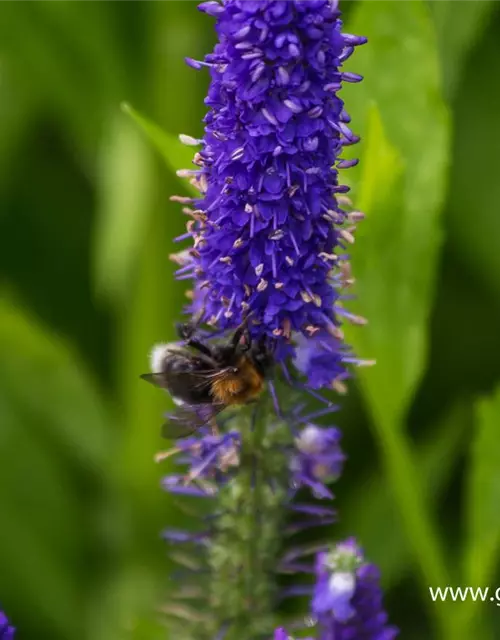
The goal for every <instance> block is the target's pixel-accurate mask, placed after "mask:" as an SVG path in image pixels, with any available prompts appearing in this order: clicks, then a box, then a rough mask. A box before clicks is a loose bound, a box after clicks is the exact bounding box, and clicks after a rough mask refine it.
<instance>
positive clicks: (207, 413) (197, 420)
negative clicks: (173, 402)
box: [161, 404, 226, 440]
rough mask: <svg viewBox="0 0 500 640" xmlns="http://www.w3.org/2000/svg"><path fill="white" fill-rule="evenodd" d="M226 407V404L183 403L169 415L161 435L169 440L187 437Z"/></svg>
mask: <svg viewBox="0 0 500 640" xmlns="http://www.w3.org/2000/svg"><path fill="white" fill-rule="evenodd" d="M225 408H226V405H225V404H197V405H192V404H183V405H181V406H178V407H176V408H175V411H174V412H173V413H171V414H170V415H169V416H168V421H167V422H165V423H164V424H163V426H162V428H161V435H162V436H163V437H164V438H167V440H177V438H185V437H187V436H189V435H191V434H192V433H194V432H195V431H197V430H198V429H200V428H201V427H204V426H205V425H206V424H209V423H210V422H211V421H212V420H213V419H214V418H215V417H216V416H217V415H218V414H219V413H220V412H221V411H222V410H223V409H225Z"/></svg>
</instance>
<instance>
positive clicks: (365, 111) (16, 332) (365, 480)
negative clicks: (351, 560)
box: [0, 0, 500, 640]
mask: <svg viewBox="0 0 500 640" xmlns="http://www.w3.org/2000/svg"><path fill="white" fill-rule="evenodd" d="M345 10H346V22H347V27H348V30H350V31H351V32H359V33H362V34H363V35H367V36H368V37H369V39H370V43H369V44H368V45H367V46H366V47H364V48H363V49H360V50H359V52H358V53H357V54H356V55H355V56H354V57H353V59H352V62H350V68H352V70H355V71H358V72H361V73H363V74H364V75H365V77H366V79H365V81H364V83H362V84H361V85H356V86H354V87H348V88H346V89H345V91H344V94H343V97H344V98H345V100H346V102H347V106H348V110H349V111H350V112H351V114H352V115H353V128H354V130H355V131H359V132H361V133H362V135H363V140H364V141H363V142H362V143H361V145H359V146H358V148H357V149H355V151H356V152H357V153H359V154H360V156H361V160H362V162H361V165H360V167H359V168H357V169H355V170H351V172H350V173H349V172H348V173H349V181H350V183H351V184H352V186H353V194H354V200H355V204H356V205H357V206H358V207H359V208H362V209H364V210H365V211H366V213H367V220H366V221H365V222H364V223H363V224H362V225H360V229H359V233H358V236H357V238H358V240H357V244H356V246H355V248H354V251H353V263H354V269H355V275H356V276H357V285H356V287H355V292H356V293H357V294H358V296H359V299H358V300H357V301H356V303H353V309H355V310H356V311H357V312H359V313H361V314H363V315H367V316H368V317H369V320H370V324H369V325H368V326H367V327H364V328H356V329H353V330H351V331H350V332H349V339H350V340H351V341H352V342H353V344H355V346H356V349H357V351H358V352H359V353H360V354H362V355H363V356H364V357H367V358H371V357H373V358H376V359H377V360H378V362H379V364H378V366H377V367H375V368H373V369H370V370H368V369H367V370H364V371H362V372H361V374H360V376H359V382H360V384H359V385H357V386H354V387H353V388H352V389H351V392H350V394H349V395H348V396H346V397H345V399H344V400H343V409H342V411H341V413H340V414H338V416H337V423H338V425H339V426H341V427H342V428H343V430H344V433H345V442H344V446H345V450H346V451H347V453H348V455H349V463H348V465H347V468H346V472H345V475H344V477H343V478H342V480H341V481H340V483H339V484H338V486H337V489H336V493H337V503H338V508H339V511H340V514H341V522H340V523H339V524H338V525H336V526H335V527H334V528H333V529H332V531H331V532H330V535H331V536H332V537H339V536H344V535H347V534H353V533H354V534H356V535H358V536H359V538H360V541H361V543H362V544H363V546H364V547H365V548H366V550H367V553H368V555H369V556H370V557H371V558H372V559H373V560H374V561H376V562H377V563H378V564H379V565H380V567H381V569H382V573H383V579H384V581H385V586H386V589H387V597H386V600H387V604H388V609H389V611H390V615H391V618H392V619H393V620H394V621H395V622H396V623H397V624H398V625H399V626H400V627H401V628H402V630H403V632H402V637H403V638H405V639H406V638H408V639H410V640H424V639H425V640H427V639H428V638H436V639H439V640H441V639H442V638H443V639H445V640H460V638H470V637H471V636H472V635H473V634H474V637H475V638H477V640H490V638H497V637H500V623H499V622H498V615H497V608H496V606H495V605H494V604H492V603H489V602H488V603H485V604H480V603H472V602H470V601H469V602H468V603H452V604H450V605H444V604H439V603H432V602H431V600H430V598H429V595H428V588H427V587H428V586H434V587H435V586H446V584H451V585H463V586H467V585H471V586H491V587H495V586H497V585H499V584H500V575H499V571H498V561H499V551H500V516H499V512H500V511H499V500H500V493H499V491H500V488H499V487H500V446H499V444H498V438H497V425H498V423H499V422H500V400H499V392H498V391H495V389H496V388H500V387H499V385H500V369H499V367H498V353H499V351H500V333H499V331H498V326H500V305H499V304H498V293H499V291H500V261H499V255H500V252H499V251H498V249H497V242H498V241H497V238H498V237H499V234H498V233H496V230H497V229H499V224H500V223H499V220H500V216H499V215H498V214H499V209H500V191H499V189H500V187H499V185H500V182H499V181H498V179H497V176H496V171H497V158H496V156H497V154H498V149H499V145H500V117H499V113H500V89H499V88H498V87H499V83H498V74H499V69H500V40H499V38H498V33H499V32H500V8H499V7H498V4H497V3H494V2H492V1H491V2H488V1H485V2H475V1H469V2H467V1H466V2H453V1H440V2H429V3H427V4H426V3H424V2H423V1H415V2H381V1H373V0H366V1H365V2H356V3H354V2H351V3H346V5H345ZM213 40H214V34H213V32H212V30H211V25H210V19H209V18H207V17H204V16H202V15H200V14H199V13H198V12H197V11H196V6H195V3H193V2H188V1H183V2H181V1H180V0H179V1H171V2H139V1H137V2H136V1H131V2H116V3H114V2H90V3H85V2H70V1H66V0H62V1H60V2H50V1H46V0H41V1H39V2H25V3H23V2H21V3H18V2H8V1H7V2H3V3H0V266H1V280H0V286H1V291H2V300H1V302H0V349H1V353H2V356H1V358H0V514H1V516H0V517H1V526H0V602H1V603H2V606H3V608H4V609H5V610H6V611H7V612H8V613H9V616H10V617H11V618H12V620H13V621H14V623H15V624H16V625H17V626H18V628H19V638H20V640H42V639H43V638H47V639H49V638H50V639H51V640H54V639H55V640H70V639H71V640H79V639H82V640H84V639H87V638H88V639H89V640H90V639H92V640H98V639H102V640H114V639H115V638H116V639H121V638H134V639H138V640H156V639H159V638H165V637H166V633H165V631H164V629H163V628H162V626H161V614H160V612H159V608H160V604H159V603H160V602H161V597H162V594H163V593H164V589H165V586H166V584H167V581H168V575H169V573H170V572H171V566H170V565H169V563H168V561H167V557H166V552H165V550H164V548H163V546H162V544H161V542H160V539H159V532H160V531H161V528H162V526H164V525H165V524H166V523H170V524H172V523H174V524H178V523H181V522H182V521H184V518H185V517H186V516H185V515H183V514H182V512H181V511H180V510H179V508H178V504H177V503H176V502H174V501H173V500H172V499H171V498H168V497H166V496H165V495H163V494H162V493H161V491H160V489H159V478H160V475H161V469H159V468H158V467H157V466H156V465H155V464H154V462H153V455H154V453H155V451H157V450H158V449H159V448H160V447H161V446H162V443H161V441H160V438H159V429H158V426H159V424H160V420H161V414H162V411H164V410H165V403H166V399H165V398H164V397H162V396H161V394H157V393H155V391H154V389H152V388H151V389H150V388H148V387H147V385H143V384H142V383H141V382H140V381H139V379H138V376H139V374H140V373H142V372H143V371H145V370H146V368H147V354H148V350H149V349H150V347H151V345H152V344H153V343H154V342H156V341H159V340H168V339H170V338H171V337H172V333H173V331H172V328H173V322H174V321H175V320H176V319H177V318H178V317H179V313H180V309H181V307H182V304H183V300H184V295H183V291H184V286H183V283H176V282H175V281H174V280H173V276H172V273H173V270H174V267H173V265H172V264H171V263H170V262H169V260H168V255H169V253H171V251H172V250H173V243H172V238H173V237H174V236H175V235H177V234H178V233H179V232H180V230H181V229H182V227H183V223H184V220H183V215H182V213H181V211H180V207H179V206H178V205H175V204H172V203H170V202H169V200H168V196H169V195H171V194H173V193H176V192H178V191H179V189H185V187H182V186H180V184H179V181H178V179H177V177H176V176H175V173H174V171H173V169H175V168H181V167H183V166H185V163H186V155H185V153H186V152H185V149H180V150H179V146H178V145H177V144H176V141H175V136H176V135H177V133H179V132H184V133H189V134H192V135H195V136H198V135H200V134H201V131H202V128H201V118H202V116H203V111H204V108H203V95H204V93H205V91H206V87H207V83H208V76H207V74H205V73H203V72H201V73H197V72H195V71H193V70H190V69H187V68H185V66H184V64H183V58H184V57H185V56H188V55H189V56H192V57H195V58H196V57H199V56H201V55H203V53H204V52H205V51H207V50H209V48H210V47H211V46H212V43H213ZM123 102H127V103H129V104H131V105H132V106H133V108H134V109H136V110H137V111H134V110H131V108H130V107H128V108H125V111H127V113H124V112H123V111H122V110H121V108H120V105H122V103H123ZM139 114H143V115H142V116H139ZM131 115H132V117H131ZM141 118H142V119H143V120H142V121H141ZM144 118H146V120H145V121H144ZM144 122H146V129H148V127H149V130H148V131H146V134H147V135H144V131H142V130H141V129H143V128H144ZM153 123H156V124H153ZM156 127H159V129H156ZM158 131H160V133H158ZM162 131H163V133H161V132H162ZM151 136H152V137H153V140H154V143H153V144H152V143H151V140H150V139H148V137H151ZM155 146H156V147H159V150H160V151H161V152H162V153H161V154H158V149H155ZM162 155H163V158H162ZM165 159H166V160H167V165H165V163H164V160H165ZM436 583H439V584H436Z"/></svg>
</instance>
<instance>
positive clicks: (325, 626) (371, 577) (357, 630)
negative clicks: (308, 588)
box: [311, 538, 398, 640]
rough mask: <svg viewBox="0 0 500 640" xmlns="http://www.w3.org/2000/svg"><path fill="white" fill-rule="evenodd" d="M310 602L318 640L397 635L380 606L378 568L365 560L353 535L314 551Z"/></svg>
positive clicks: (368, 639)
mask: <svg viewBox="0 0 500 640" xmlns="http://www.w3.org/2000/svg"><path fill="white" fill-rule="evenodd" d="M311 606H312V612H313V614H314V616H315V617H316V618H317V619H318V624H319V627H320V629H321V633H320V635H319V638H320V640H331V639H332V638H335V640H352V639H354V638H363V639H364V640H393V638H396V636H397V635H398V630H397V629H396V628H395V627H392V626H389V625H388V624H387V614H386V613H385V612H384V610H383V608H382V592H381V589H380V585H379V571H378V569H377V567H376V566H375V565H373V564H369V563H366V562H365V560H364V557H363V552H362V550H361V549H360V548H359V547H358V545H357V544H356V541H355V540H354V539H353V538H349V539H348V540H346V541H345V542H342V543H339V544H338V545H337V546H336V547H335V548H334V549H333V551H331V552H329V553H328V552H322V553H319V554H318V555H317V558H316V586H315V590H314V597H313V600H312V605H311Z"/></svg>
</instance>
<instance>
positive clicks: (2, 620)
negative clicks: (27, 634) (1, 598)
mask: <svg viewBox="0 0 500 640" xmlns="http://www.w3.org/2000/svg"><path fill="white" fill-rule="evenodd" d="M15 633H16V630H15V628H14V627H12V626H10V624H9V621H8V619H7V616H6V615H5V613H3V611H0V640H14V636H15Z"/></svg>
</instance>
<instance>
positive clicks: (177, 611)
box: [150, 0, 366, 640]
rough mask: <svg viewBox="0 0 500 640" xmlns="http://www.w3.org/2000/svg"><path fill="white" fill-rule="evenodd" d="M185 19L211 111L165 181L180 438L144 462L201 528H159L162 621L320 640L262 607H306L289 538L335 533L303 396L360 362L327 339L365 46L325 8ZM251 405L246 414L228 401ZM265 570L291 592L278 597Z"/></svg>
mask: <svg viewBox="0 0 500 640" xmlns="http://www.w3.org/2000/svg"><path fill="white" fill-rule="evenodd" d="M199 8H200V10H201V11H203V12H205V13H206V14H208V15H209V16H211V17H212V18H214V19H215V29H216V32H217V35H218V43H217V44H216V45H215V48H214V50H213V52H212V53H210V54H208V55H207V56H206V57H205V58H204V59H203V60H193V59H188V60H187V62H188V64H189V65H190V66H191V67H193V68H194V69H198V70H201V69H208V71H209V73H210V86H209V89H208V95H207V97H206V100H205V104H206V106H207V109H208V111H207V114H206V116H205V119H204V125H205V126H204V134H203V136H202V137H201V138H194V137H191V136H189V135H185V134H183V135H181V136H180V139H181V141H182V142H183V143H185V144H187V145H190V146H198V147H199V149H198V150H197V151H196V153H195V154H194V158H193V164H194V167H193V168H190V169H182V170H180V171H179V172H178V173H179V175H180V176H183V177H186V178H188V179H189V180H190V182H191V184H192V185H194V186H195V187H196V188H197V189H198V191H199V196H198V197H185V196H174V197H173V200H176V201H178V202H180V203H182V204H183V205H184V209H183V212H184V213H185V214H187V215H188V216H189V217H190V220H189V222H188V224H187V229H186V233H185V234H183V235H182V236H181V237H179V238H177V241H178V242H187V246H184V247H182V248H181V250H180V251H179V252H178V253H177V254H175V255H173V256H172V259H173V260H174V261H175V262H176V264H178V265H179V269H178V271H177V277H178V278H179V279H182V280H191V281H192V290H191V291H190V292H189V293H188V297H189V298H190V301H191V302H190V304H189V306H188V308H187V309H186V311H187V314H188V316H189V321H188V323H189V326H190V327H191V329H193V331H191V330H189V331H183V332H181V337H182V338H184V340H183V342H182V343H181V344H180V345H177V346H175V347H169V349H170V354H172V353H174V355H175V358H176V366H177V368H176V369H175V371H176V372H177V373H178V372H179V371H181V372H182V373H183V375H184V376H185V378H183V380H184V382H185V384H184V382H183V384H181V383H180V382H179V381H178V380H176V384H175V385H172V386H175V387H176V389H175V391H176V393H174V392H173V390H172V389H170V388H169V386H168V384H166V385H164V386H166V387H167V389H169V390H170V391H172V395H173V396H174V399H176V401H177V404H180V406H179V407H177V409H176V411H175V412H174V415H173V416H172V417H171V419H170V423H171V422H172V421H173V422H174V423H175V422H176V421H177V426H179V425H180V424H181V423H185V422H186V416H188V415H191V416H192V427H193V428H192V429H191V430H190V432H189V437H187V438H185V439H179V440H178V441H177V442H176V444H175V447H174V448H173V449H171V450H169V451H167V452H165V453H162V454H160V455H159V457H158V460H159V461H160V460H163V459H165V458H168V459H169V460H170V459H172V460H173V462H174V464H175V465H176V467H175V471H173V472H171V473H169V474H168V475H166V477H165V478H164V481H163V488H164V489H165V490H166V491H167V492H168V493H169V494H170V495H171V496H172V499H175V500H177V501H178V502H177V504H179V506H180V507H184V508H186V509H187V510H188V512H189V513H190V514H193V513H202V514H203V517H202V518H200V519H199V523H198V526H197V527H193V530H192V531H182V530H179V529H174V528H167V529H166V530H165V531H164V532H163V535H164V538H165V540H166V541H167V542H168V544H169V549H170V553H171V556H172V558H173V559H175V560H176V561H177V562H178V563H179V564H180V565H181V573H180V574H176V578H175V580H173V582H174V584H175V588H174V589H173V590H172V592H171V593H170V594H169V596H168V601H167V603H166V604H165V605H164V607H162V610H163V611H164V613H165V614H166V615H167V617H168V625H169V630H170V632H171V634H173V635H172V637H175V638H176V640H192V639H193V638H196V639H197V640H215V639H217V640H242V639H243V638H245V639H248V640H267V639H271V638H272V637H273V634H274V638H275V640H285V639H286V640H289V639H290V638H292V637H295V636H294V634H295V632H296V631H297V630H298V634H296V635H298V637H304V635H309V636H313V637H315V638H320V640H328V638H331V637H333V636H331V635H330V636H326V635H324V636H321V635H318V634H321V633H324V630H323V626H321V625H320V624H318V625H316V627H315V628H312V629H310V630H309V631H308V632H307V633H304V632H303V629H301V627H304V617H302V619H301V618H300V616H299V615H297V616H296V618H295V619H293V620H289V624H287V629H288V632H289V634H290V635H287V631H285V629H284V628H281V627H279V626H278V620H277V609H278V607H279V604H280V603H281V602H282V601H283V599H284V598H286V597H293V596H297V595H309V596H310V597H311V598H313V597H314V598H317V593H316V592H315V591H314V588H313V587H312V586H311V580H309V581H306V580H302V579H301V577H300V576H299V574H303V573H305V574H309V576H311V575H314V572H315V570H316V571H318V569H315V564H314V558H315V556H316V554H317V553H320V554H321V553H325V552H326V550H325V548H324V545H319V547H320V548H318V545H315V546H313V547H311V546H306V547H303V546H302V545H301V544H300V540H297V537H296V536H297V535H298V534H299V533H300V532H302V531H303V530H304V529H305V528H309V527H323V526H325V525H327V526H331V524H332V523H333V522H334V521H335V518H336V514H335V512H334V510H333V508H332V506H331V504H330V501H331V499H332V498H333V493H332V492H331V489H330V486H329V485H330V484H331V483H332V482H333V481H335V480H337V478H338V477H339V475H340V473H341V470H342V466H343V462H344V454H343V453H342V451H341V449H340V435H341V434H340V432H339V431H338V430H337V429H336V428H335V427H333V426H330V427H321V426H319V424H318V423H317V419H318V418H322V417H326V416H328V415H329V413H331V412H332V411H333V410H334V409H335V407H334V406H333V405H332V404H331V403H329V402H327V403H326V405H327V406H326V407H322V408H321V409H320V410H316V411H314V412H313V413H311V410H310V409H308V408H307V406H308V401H307V400H308V397H307V396H306V401H304V392H307V393H308V394H309V395H315V396H316V397H319V398H320V399H323V398H322V396H318V394H317V393H316V391H315V390H316V389H320V388H334V389H336V390H337V391H342V390H343V385H344V382H343V381H344V380H345V378H346V377H348V369H347V367H348V365H350V364H363V362H362V361H359V360H357V359H356V358H355V357H354V356H353V354H352V353H351V351H350V349H349V348H348V347H347V346H346V345H345V343H344V339H343V333H342V328H341V326H342V323H343V322H344V321H346V320H347V321H350V322H355V323H357V324H363V322H364V320H363V319H362V318H360V317H358V316H354V315H353V314H350V313H349V312H348V311H347V310H346V309H345V308H344V306H343V302H344V299H345V298H346V295H345V292H344V289H345V288H346V287H348V286H349V285H350V284H351V283H352V275H351V273H350V269H349V262H348V254H347V248H348V245H349V244H351V243H352V242H353V241H354V232H355V225H356V223H357V222H358V221H359V220H360V219H361V218H362V214H361V213H360V212H357V211H355V210H353V207H352V206H351V204H350V201H349V200H348V199H347V198H346V196H345V193H346V192H347V191H348V189H347V187H345V186H343V185H342V184H341V183H340V182H339V169H343V168H348V167H350V166H353V165H354V164H355V163H356V161H355V160H349V161H346V160H343V159H342V158H341V154H342V151H343V149H344V147H345V146H348V145H352V144H354V143H356V142H357V141H358V137H357V136H356V135H355V134H354V133H353V132H352V131H351V129H350V128H349V126H348V124H349V120H350V118H349V116H348V114H347V112H346V110H345V109H344V104H343V101H342V99H341V98H340V96H339V91H340V90H341V88H342V84H343V83H344V82H358V81H360V80H361V77H360V76H358V75H356V74H353V73H346V72H344V71H343V70H342V64H343V63H344V61H345V60H346V59H347V58H348V57H349V56H350V55H351V54H352V53H353V52H354V50H355V48H356V47H357V46H358V45H361V44H364V43H365V42H366V39H365V38H363V37H360V36H354V35H350V34H345V33H343V32H342V21H341V19H340V11H339V9H338V6H337V3H336V2H335V1H332V0H224V1H223V2H215V1H210V2H205V3H203V4H201V5H199ZM207 325H208V327H209V328H207ZM167 350H168V349H167ZM162 353H163V354H164V353H165V352H164V351H162V350H161V349H160V350H158V349H155V350H154V351H153V355H154V357H153V358H152V365H153V372H152V374H150V375H153V376H155V375H156V376H158V374H161V373H162V371H161V370H160V371H158V364H160V365H161V363H162V362H164V360H162V358H158V357H157V356H158V355H159V354H160V355H161V354H162ZM179 354H180V355H179ZM189 354H190V355H189ZM162 357H163V356H162ZM173 364H174V362H173V360H170V361H169V367H170V366H171V367H173ZM365 364H366V363H365ZM155 367H156V369H155ZM174 368H175V367H173V368H172V370H170V369H169V371H168V374H169V375H172V371H173V369H174ZM160 369H161V366H160ZM221 371H222V373H221ZM163 373H165V372H163ZM194 378H196V385H195V386H194V390H193V391H192V393H191V399H192V400H193V402H192V403H191V402H190V401H189V402H188V400H189V398H188V397H187V391H186V387H187V386H189V385H190V384H191V383H192V382H193V380H194ZM264 378H265V379H266V381H267V385H266V384H264ZM278 383H279V384H278ZM288 385H290V386H291V387H292V388H290V386H288ZM266 386H267V388H268V389H269V391H270V393H269V394H267V393H266V392H265V389H266ZM248 400H251V401H255V400H257V402H252V404H249V406H248V408H245V407H244V406H236V405H244V404H245V403H246V402H247V401H248ZM189 404H191V405H195V406H194V407H193V406H188V405H189ZM200 405H203V406H200ZM207 405H208V408H209V414H210V411H211V419H210V420H208V419H207V418H206V417H205V418H203V417H202V416H203V415H205V416H206V415H207V414H206V412H205V410H206V408H207ZM216 416H217V428H215V424H214V423H215V417H216ZM167 424H169V421H168V420H167ZM165 433H167V432H165ZM184 435H186V434H184ZM311 496H314V497H315V498H316V499H321V500H323V501H325V500H326V501H328V502H327V504H325V503H324V502H322V503H321V504H318V503H316V502H312V501H311V500H310V497H311ZM193 501H194V502H193ZM321 557H322V556H321ZM278 573H287V574H292V575H295V576H296V579H295V578H294V579H291V580H289V581H288V582H287V584H286V586H283V583H282V582H280V580H279V579H278V576H277V574H278ZM351 582H352V580H351ZM314 601H316V600H314ZM315 606H316V605H315ZM315 616H316V617H317V618H318V620H319V614H318V615H316V613H315ZM325 616H326V613H325ZM316 617H315V619H316ZM325 620H326V618H325ZM329 621H330V618H328V621H327V622H328V624H329ZM322 622H323V617H322V618H321V623H322ZM330 626H331V625H330ZM345 637H346V638H347V636H345ZM352 637H354V636H352ZM336 640H337V639H336Z"/></svg>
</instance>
